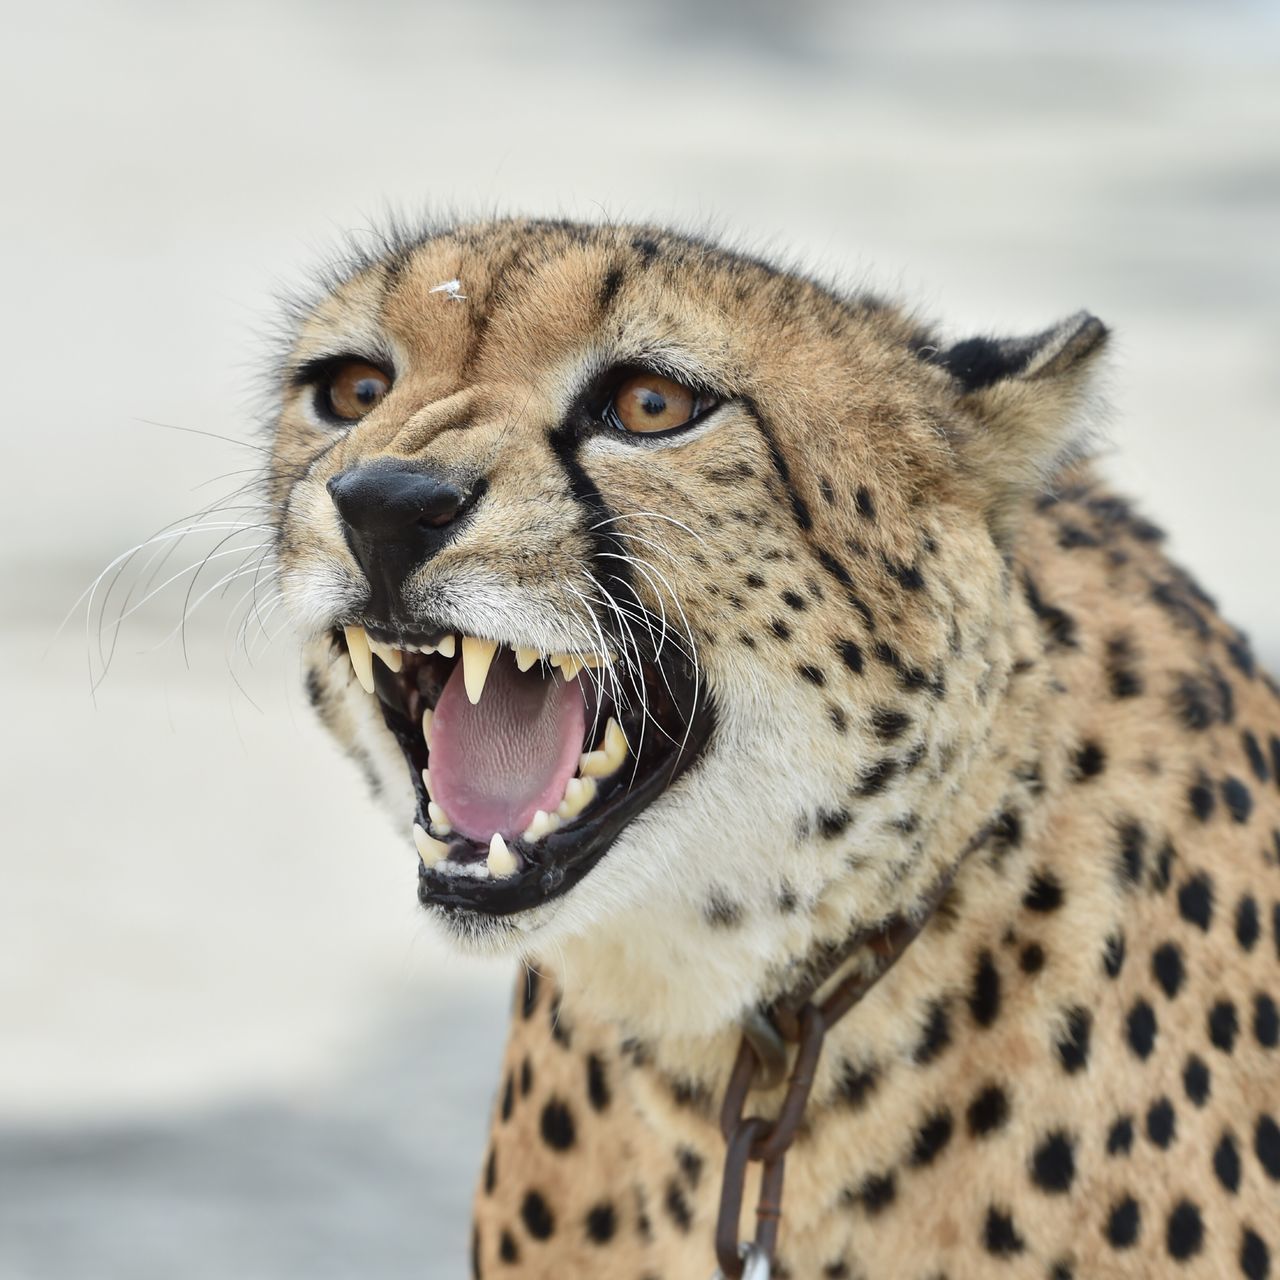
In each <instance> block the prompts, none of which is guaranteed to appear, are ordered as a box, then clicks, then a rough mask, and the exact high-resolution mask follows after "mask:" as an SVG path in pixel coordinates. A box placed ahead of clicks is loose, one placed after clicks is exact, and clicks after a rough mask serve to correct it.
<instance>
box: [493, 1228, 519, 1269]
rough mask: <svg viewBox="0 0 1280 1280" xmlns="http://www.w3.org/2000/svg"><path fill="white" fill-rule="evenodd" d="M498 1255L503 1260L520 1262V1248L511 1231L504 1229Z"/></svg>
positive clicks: (499, 1241) (499, 1242)
mask: <svg viewBox="0 0 1280 1280" xmlns="http://www.w3.org/2000/svg"><path fill="white" fill-rule="evenodd" d="M498 1256H499V1257H500V1258H501V1259H502V1260H503V1262H519V1261H520V1250H519V1248H518V1247H517V1245H516V1242H515V1240H514V1239H513V1237H512V1235H511V1232H510V1231H504V1232H503V1233H502V1235H501V1237H500V1238H499V1240H498Z"/></svg>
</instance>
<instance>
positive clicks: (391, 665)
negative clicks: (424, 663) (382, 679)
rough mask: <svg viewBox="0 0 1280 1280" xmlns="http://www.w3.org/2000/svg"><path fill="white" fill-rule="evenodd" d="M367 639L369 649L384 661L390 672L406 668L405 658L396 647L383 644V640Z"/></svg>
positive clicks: (367, 637)
mask: <svg viewBox="0 0 1280 1280" xmlns="http://www.w3.org/2000/svg"><path fill="white" fill-rule="evenodd" d="M366 639H367V640H368V641H369V648H370V649H372V650H373V652H374V653H375V654H377V656H378V657H379V658H381V659H382V662H383V665H384V666H385V667H386V668H387V669H388V670H389V671H399V670H400V669H401V668H402V667H403V666H404V658H403V656H402V655H401V653H400V650H399V649H397V648H396V647H395V646H394V645H390V644H383V643H382V641H381V640H374V639H373V638H372V637H369V636H366Z"/></svg>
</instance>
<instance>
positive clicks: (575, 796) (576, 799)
mask: <svg viewBox="0 0 1280 1280" xmlns="http://www.w3.org/2000/svg"><path fill="white" fill-rule="evenodd" d="M595 795H596V781H595V779H594V778H570V779H569V781H568V784H567V785H566V786H565V789H564V799H563V800H561V801H560V804H559V806H558V807H557V808H556V813H557V814H558V815H559V816H560V817H561V818H563V819H564V820H565V821H566V822H567V821H568V820H569V819H570V818H576V817H577V816H578V814H580V813H581V812H582V811H583V809H585V808H586V807H587V805H589V804H590V803H591V802H592V800H594V799H595Z"/></svg>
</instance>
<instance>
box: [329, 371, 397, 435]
mask: <svg viewBox="0 0 1280 1280" xmlns="http://www.w3.org/2000/svg"><path fill="white" fill-rule="evenodd" d="M390 390H391V379H390V378H388V377H387V375H386V374H385V373H383V372H382V370H381V369H379V368H377V367H376V366H375V365H371V364H366V363H365V362H364V361H363V360H349V361H348V362H347V363H346V364H342V365H339V366H338V368H337V369H336V370H334V373H333V376H332V377H331V378H330V379H329V384H328V386H327V387H326V388H325V395H326V397H327V399H328V402H329V411H330V412H331V413H332V414H333V416H334V417H335V418H342V419H343V420H344V421H346V422H355V421H356V420H357V419H359V418H363V417H364V415H365V414H366V413H368V412H369V410H370V409H372V408H373V407H374V405H376V404H377V403H378V402H379V401H380V400H381V399H382V398H383V396H385V395H386V394H387V392H388V391H390Z"/></svg>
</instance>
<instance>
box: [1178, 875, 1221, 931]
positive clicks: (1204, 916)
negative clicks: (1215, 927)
mask: <svg viewBox="0 0 1280 1280" xmlns="http://www.w3.org/2000/svg"><path fill="white" fill-rule="evenodd" d="M1178 911H1179V912H1180V913H1181V915H1182V918H1183V919H1184V920H1186V921H1189V922H1190V923H1191V924H1193V925H1195V926H1196V928H1198V929H1203V930H1204V931H1205V932H1206V933H1208V932H1209V925H1210V924H1211V923H1212V921H1213V882H1212V881H1211V880H1210V879H1209V877H1208V876H1206V875H1204V874H1203V873H1202V874H1200V875H1196V876H1192V877H1191V879H1190V880H1188V881H1187V882H1186V883H1185V884H1183V885H1182V887H1181V888H1180V889H1179V890H1178Z"/></svg>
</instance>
